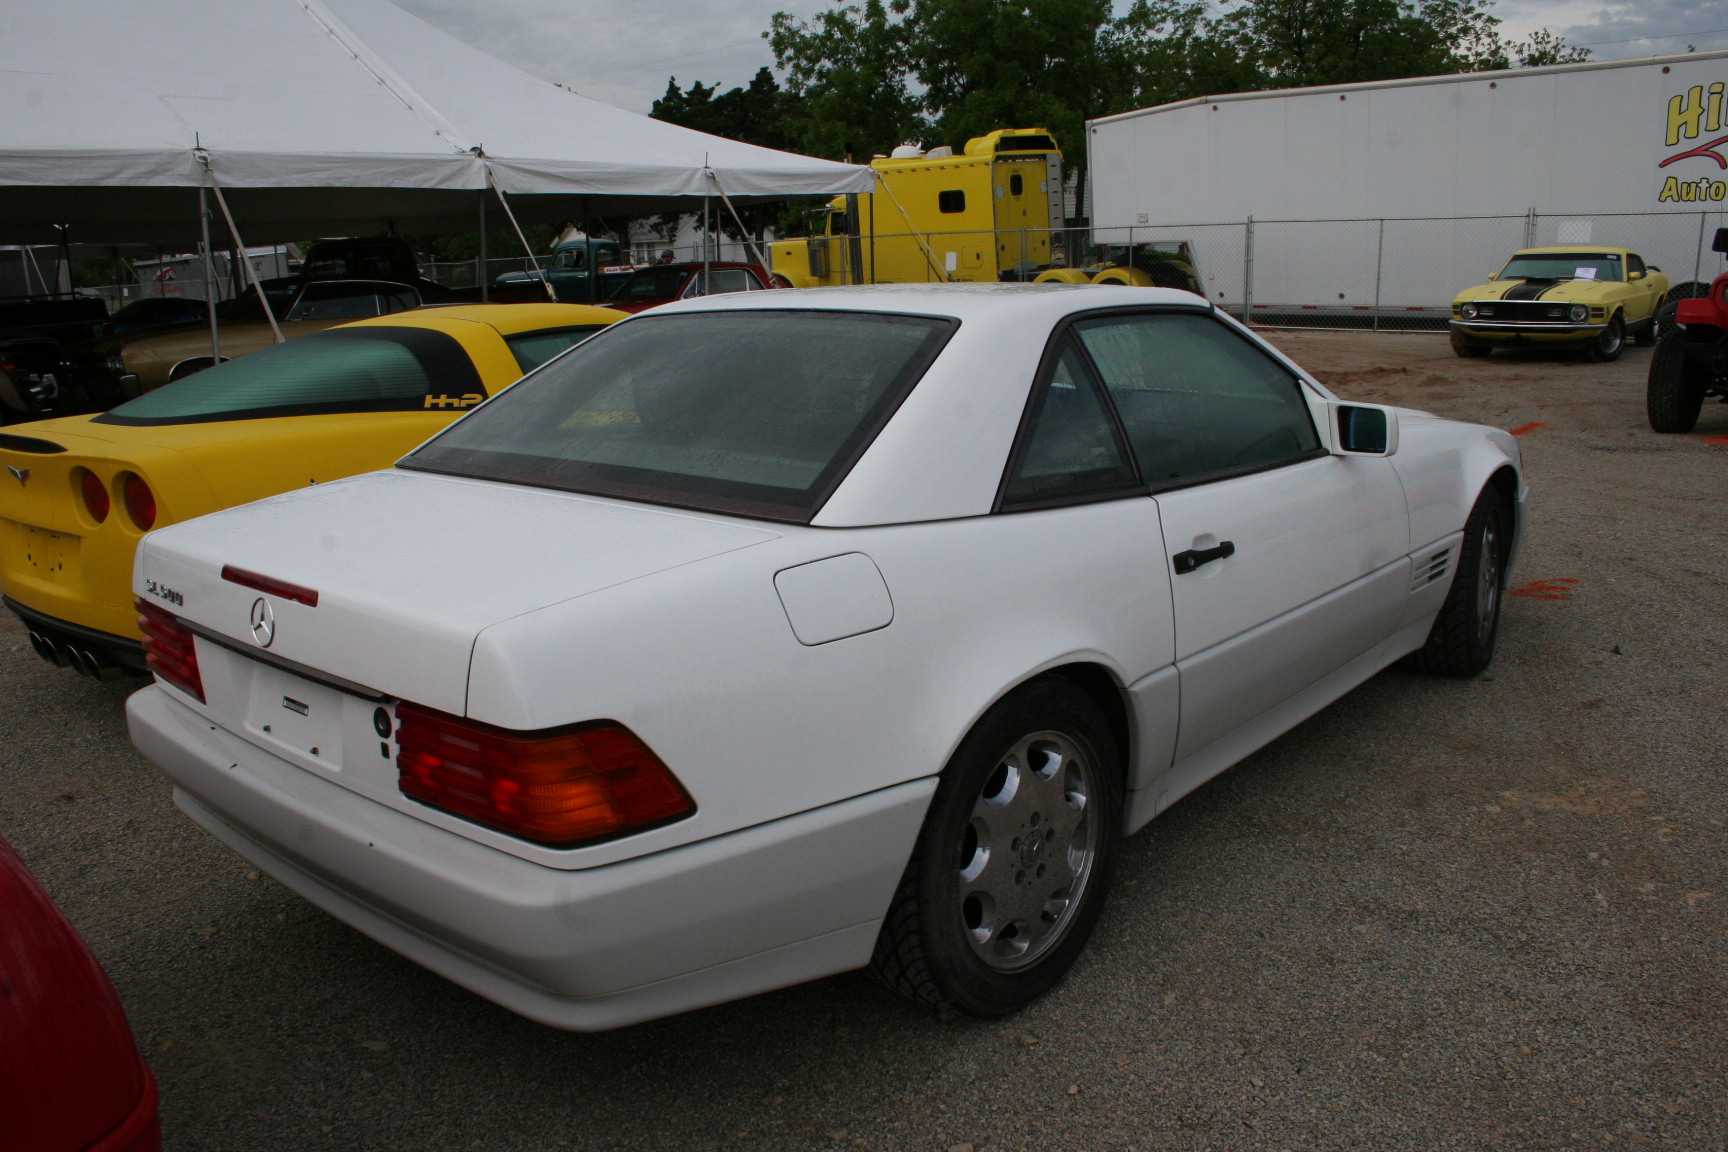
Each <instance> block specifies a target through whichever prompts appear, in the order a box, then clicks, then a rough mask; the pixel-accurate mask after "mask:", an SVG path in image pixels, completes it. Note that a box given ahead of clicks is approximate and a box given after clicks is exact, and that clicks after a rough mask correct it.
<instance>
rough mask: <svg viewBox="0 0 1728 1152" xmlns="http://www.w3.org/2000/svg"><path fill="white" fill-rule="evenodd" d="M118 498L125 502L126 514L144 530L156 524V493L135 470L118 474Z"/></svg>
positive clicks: (146, 530) (148, 529)
mask: <svg viewBox="0 0 1728 1152" xmlns="http://www.w3.org/2000/svg"><path fill="white" fill-rule="evenodd" d="M120 498H121V499H122V500H124V501H125V502H126V514H127V515H128V516H130V517H132V523H134V524H136V525H138V527H139V529H140V530H141V531H144V532H148V531H150V529H152V528H154V527H155V526H156V493H154V492H152V491H150V485H148V484H146V483H144V477H142V476H140V475H138V474H137V473H136V472H122V473H121V474H120Z"/></svg>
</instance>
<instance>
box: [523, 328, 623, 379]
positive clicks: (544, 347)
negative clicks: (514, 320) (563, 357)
mask: <svg viewBox="0 0 1728 1152" xmlns="http://www.w3.org/2000/svg"><path fill="white" fill-rule="evenodd" d="M604 327H605V325H604V324H583V325H578V326H575V327H571V328H543V329H541V330H540V331H538V332H518V333H516V334H515V335H514V336H506V337H504V343H505V344H507V345H509V346H510V351H511V353H512V354H513V355H514V356H515V357H516V365H517V367H519V368H521V369H522V371H523V372H532V371H534V369H536V368H538V367H540V365H542V364H544V363H546V361H548V360H550V359H552V357H554V356H557V355H559V354H560V353H562V352H563V351H564V350H565V349H566V348H570V347H573V346H575V345H577V344H580V343H582V341H584V340H586V339H588V337H590V336H592V335H593V334H594V333H596V332H598V331H600V329H602V328H604Z"/></svg>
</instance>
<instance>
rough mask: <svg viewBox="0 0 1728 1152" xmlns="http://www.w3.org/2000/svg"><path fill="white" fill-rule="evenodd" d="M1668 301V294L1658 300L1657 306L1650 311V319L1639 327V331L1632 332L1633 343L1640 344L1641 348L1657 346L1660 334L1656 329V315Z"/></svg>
mask: <svg viewBox="0 0 1728 1152" xmlns="http://www.w3.org/2000/svg"><path fill="white" fill-rule="evenodd" d="M1667 302H1668V298H1667V297H1666V296H1664V297H1663V298H1662V299H1660V300H1658V301H1656V307H1655V308H1653V309H1651V311H1650V319H1649V320H1647V321H1646V322H1645V323H1644V325H1643V326H1642V327H1640V328H1639V329H1638V331H1636V332H1634V333H1633V334H1632V343H1634V344H1636V345H1638V346H1639V347H1640V348H1654V347H1655V346H1656V337H1657V335H1658V333H1657V331H1656V317H1657V316H1658V315H1659V314H1660V313H1661V311H1662V308H1663V305H1665V304H1666V303H1667Z"/></svg>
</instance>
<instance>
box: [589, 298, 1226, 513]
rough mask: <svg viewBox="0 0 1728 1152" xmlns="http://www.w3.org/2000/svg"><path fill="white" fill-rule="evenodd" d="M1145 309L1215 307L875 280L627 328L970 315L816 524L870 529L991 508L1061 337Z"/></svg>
mask: <svg viewBox="0 0 1728 1152" xmlns="http://www.w3.org/2000/svg"><path fill="white" fill-rule="evenodd" d="M1135 305H1141V306H1145V305H1152V306H1164V307H1170V306H1175V307H1180V308H1185V309H1193V310H1195V311H1209V310H1211V308H1212V306H1211V305H1210V304H1208V303H1207V302H1206V301H1205V300H1204V299H1202V298H1201V297H1199V296H1196V295H1194V294H1193V293H1190V292H1181V291H1178V290H1176V289H1174V288H1130V287H1126V286H1119V285H1113V284H875V285H867V286H860V287H848V288H796V289H782V290H779V291H774V292H733V293H728V294H726V295H721V296H707V297H703V298H701V299H697V300H685V301H679V302H677V303H673V304H663V305H661V306H660V307H658V308H652V309H649V310H648V311H646V312H642V313H639V314H637V315H636V316H633V317H631V318H630V319H628V320H622V321H619V324H618V327H623V326H625V325H630V324H652V323H655V322H656V321H657V320H670V319H673V318H675V317H676V316H678V315H689V314H691V313H732V314H733V315H738V314H739V313H743V312H755V311H780V310H790V311H823V312H827V311H834V312H875V313H888V314H896V315H904V316H928V317H942V318H949V319H955V320H959V321H960V324H959V325H958V326H957V327H956V329H955V331H954V333H953V336H952V337H951V339H950V340H949V342H948V344H947V345H946V347H944V349H943V351H942V354H941V355H940V356H938V357H937V358H936V361H935V362H934V363H933V364H931V365H930V367H929V369H928V370H927V371H926V372H925V373H924V375H923V377H922V378H921V379H920V380H919V381H918V386H917V387H916V388H913V389H912V391H911V393H910V394H909V395H908V396H907V397H906V399H905V401H904V402H902V404H901V405H900V407H899V409H898V410H897V411H896V412H895V413H894V416H893V418H892V419H890V420H889V421H888V423H887V425H886V426H884V427H883V429H882V431H881V433H880V434H878V435H877V437H876V439H875V440H874V441H873V442H872V443H871V445H870V447H869V448H868V449H867V450H866V451H865V452H864V454H863V455H862V456H861V457H859V459H858V462H857V463H856V464H854V465H853V467H852V470H851V471H850V472H848V473H847V474H846V478H845V479H844V480H842V481H841V483H840V486H839V487H838V488H836V489H835V490H834V494H833V495H832V496H830V497H829V498H828V500H827V502H826V503H824V504H823V505H822V508H821V509H820V510H819V511H818V512H817V514H816V516H815V518H814V519H813V520H811V522H810V524H811V527H813V528H859V527H867V526H871V525H882V524H904V523H913V522H919V521H926V520H949V519H957V518H963V517H969V516H983V515H987V514H988V513H989V512H990V510H991V508H992V506H993V505H994V503H995V499H996V489H997V486H998V485H999V484H1000V482H1001V479H1002V469H1003V466H1004V464H1005V463H1006V461H1007V459H1008V452H1009V449H1010V447H1011V446H1012V445H1013V443H1014V437H1015V435H1016V433H1017V432H1018V430H1019V428H1020V419H1021V414H1022V413H1023V412H1024V411H1025V407H1026V398H1027V395H1028V394H1029V390H1030V388H1031V385H1032V381H1033V378H1034V377H1035V376H1036V375H1037V372H1038V366H1039V364H1040V363H1041V362H1042V360H1043V357H1044V352H1045V349H1046V348H1047V347H1048V345H1049V341H1050V334H1051V332H1052V331H1053V330H1054V328H1055V327H1056V325H1057V324H1059V323H1061V321H1062V320H1063V319H1064V318H1065V317H1067V316H1070V315H1073V314H1074V313H1077V312H1090V311H1095V310H1098V309H1105V308H1122V307H1132V306H1135ZM741 318H742V317H740V319H741ZM671 335H672V333H671V332H668V336H669V337H670V336H671ZM596 339H602V340H603V339H605V334H604V333H602V334H601V335H600V336H598V337H596Z"/></svg>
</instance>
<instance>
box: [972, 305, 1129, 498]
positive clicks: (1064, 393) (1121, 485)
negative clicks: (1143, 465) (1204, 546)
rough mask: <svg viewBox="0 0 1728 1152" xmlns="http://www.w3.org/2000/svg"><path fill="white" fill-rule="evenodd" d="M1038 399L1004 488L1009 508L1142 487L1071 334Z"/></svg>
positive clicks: (1003, 494) (1116, 492)
mask: <svg viewBox="0 0 1728 1152" xmlns="http://www.w3.org/2000/svg"><path fill="white" fill-rule="evenodd" d="M1034 404H1035V407H1034V410H1033V413H1032V419H1031V421H1030V422H1029V423H1028V424H1027V426H1026V427H1025V428H1024V429H1023V430H1022V431H1021V434H1020V443H1019V446H1018V448H1017V449H1016V451H1015V454H1014V460H1013V464H1012V468H1013V470H1012V471H1011V472H1010V473H1009V476H1008V483H1007V486H1006V487H1005V488H1004V489H1003V491H1002V506H1003V508H1005V509H1007V508H1013V507H1031V506H1037V505H1041V504H1046V503H1055V502H1059V501H1065V500H1078V499H1084V498H1086V497H1089V496H1100V497H1102V496H1113V495H1125V494H1126V493H1128V492H1136V491H1140V490H1141V486H1140V483H1139V480H1138V478H1137V477H1136V476H1135V475H1134V468H1133V465H1132V464H1130V463H1129V461H1128V457H1127V454H1126V453H1125V452H1124V451H1123V448H1122V442H1121V437H1120V436H1118V435H1117V432H1116V423H1115V421H1113V420H1112V419H1111V418H1110V411H1109V409H1108V408H1107V407H1106V405H1105V403H1104V398H1103V396H1102V395H1101V394H1100V393H1099V390H1098V385H1097V383H1096V382H1095V381H1094V380H1093V379H1092V375H1091V373H1090V372H1088V371H1087V370H1086V366H1085V364H1084V363H1083V362H1082V360H1081V358H1080V355H1079V353H1078V351H1077V350H1076V349H1075V347H1074V344H1073V341H1072V339H1071V338H1064V340H1063V346H1062V350H1061V352H1060V354H1059V355H1058V357H1057V359H1056V364H1055V368H1054V370H1053V371H1052V372H1051V373H1050V378H1049V379H1048V380H1046V381H1044V383H1043V384H1041V385H1039V386H1038V387H1037V399H1036V401H1035V402H1034Z"/></svg>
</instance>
